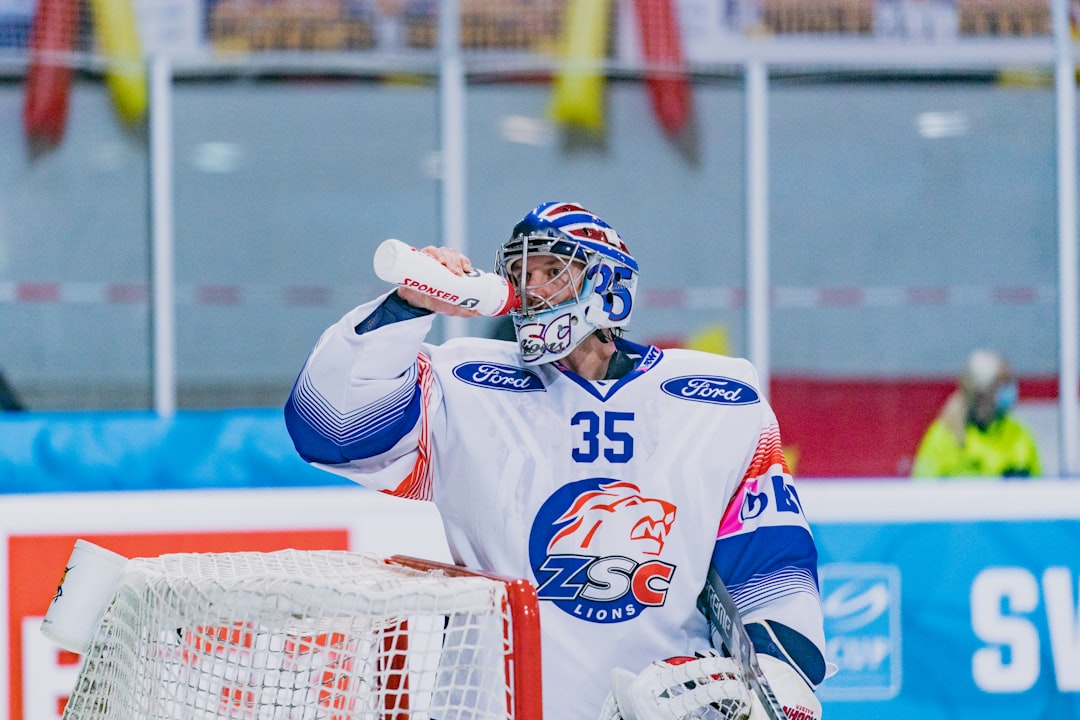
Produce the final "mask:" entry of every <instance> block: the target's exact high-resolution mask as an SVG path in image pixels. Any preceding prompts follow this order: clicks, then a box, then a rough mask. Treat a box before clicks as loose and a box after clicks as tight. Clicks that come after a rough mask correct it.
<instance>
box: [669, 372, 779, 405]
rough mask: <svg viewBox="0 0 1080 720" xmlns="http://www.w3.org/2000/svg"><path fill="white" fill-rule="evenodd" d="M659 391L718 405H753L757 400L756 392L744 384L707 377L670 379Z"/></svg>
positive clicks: (685, 376)
mask: <svg viewBox="0 0 1080 720" xmlns="http://www.w3.org/2000/svg"><path fill="white" fill-rule="evenodd" d="M660 389H661V390H663V391H664V392H666V393H667V394H668V395H670V396H672V397H677V398H682V399H683V400H697V401H698V402H707V403H716V404H718V405H753V404H754V403H756V402H757V401H758V399H759V398H758V393H757V390H755V389H754V388H752V387H750V386H749V385H747V384H746V383H744V382H739V381H738V380H732V379H731V378H726V377H717V376H709V375H684V376H683V377H677V378H671V379H670V380H667V381H665V382H664V383H663V384H662V385H661V386H660Z"/></svg>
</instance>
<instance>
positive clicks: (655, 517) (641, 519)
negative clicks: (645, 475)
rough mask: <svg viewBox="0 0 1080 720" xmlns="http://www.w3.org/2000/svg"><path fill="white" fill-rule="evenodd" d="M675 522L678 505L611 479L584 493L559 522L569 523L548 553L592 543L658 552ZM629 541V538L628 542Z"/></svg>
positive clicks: (586, 547)
mask: <svg viewBox="0 0 1080 720" xmlns="http://www.w3.org/2000/svg"><path fill="white" fill-rule="evenodd" d="M674 522H675V506H674V505H672V504H671V503H669V502H667V501H666V500H659V499H657V498H648V497H644V496H643V495H642V494H641V490H640V489H639V488H638V487H637V486H636V485H634V484H632V483H628V482H610V483H607V484H604V485H600V486H599V487H598V488H597V489H596V490H589V491H587V492H584V493H582V494H581V495H579V496H578V498H577V499H576V500H575V501H574V503H573V504H572V505H571V506H570V508H569V509H568V510H567V511H566V512H565V513H563V515H562V517H560V518H559V519H558V520H557V521H556V524H557V525H558V524H562V523H567V525H566V526H565V527H563V528H562V529H560V530H559V531H558V532H557V533H555V535H554V536H553V537H552V538H551V542H549V543H548V547H547V551H548V553H560V552H561V553H571V554H572V553H580V552H581V551H583V550H589V549H590V548H592V547H600V548H605V549H607V550H608V551H610V549H611V548H628V547H634V548H637V549H638V551H639V552H640V553H641V554H642V555H652V556H659V555H660V553H662V552H663V550H664V542H665V540H666V539H667V534H668V533H669V532H671V526H672V523H674ZM628 541H629V542H628Z"/></svg>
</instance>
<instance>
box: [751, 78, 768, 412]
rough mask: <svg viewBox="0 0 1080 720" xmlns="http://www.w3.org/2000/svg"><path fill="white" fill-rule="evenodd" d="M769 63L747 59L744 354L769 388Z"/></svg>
mask: <svg viewBox="0 0 1080 720" xmlns="http://www.w3.org/2000/svg"><path fill="white" fill-rule="evenodd" d="M768 93H769V69H768V66H767V65H766V64H765V62H764V61H762V60H751V61H749V62H748V63H747V64H746V325H747V337H748V346H749V351H748V353H747V357H748V358H749V359H750V361H751V362H753V363H754V365H755V366H756V367H757V371H758V379H759V381H760V384H761V391H762V392H763V393H764V394H765V395H766V396H767V395H768V394H769V376H770V365H769V296H770V285H769V137H768V136H769V110H768V102H769V98H768Z"/></svg>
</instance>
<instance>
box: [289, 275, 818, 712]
mask: <svg viewBox="0 0 1080 720" xmlns="http://www.w3.org/2000/svg"><path fill="white" fill-rule="evenodd" d="M384 297H385V296H384ZM383 299H384V298H383V297H381V298H378V299H376V300H375V301H373V302H371V303H367V304H365V305H362V306H360V307H358V308H356V309H355V310H353V311H352V312H350V313H348V314H347V315H346V316H345V317H344V318H342V319H341V320H340V321H339V322H338V323H337V324H335V325H333V326H331V327H330V328H329V329H328V330H327V331H326V332H325V333H324V334H323V336H322V338H321V339H320V340H319V342H318V344H317V345H316V347H315V348H314V350H313V351H312V354H311V356H310V357H309V359H308V361H307V363H306V365H305V367H304V369H303V371H302V373H301V374H300V377H299V378H298V380H297V382H296V386H295V387H294V389H293V392H292V395H291V397H290V399H289V402H288V404H287V405H286V409H285V414H286V421H287V425H288V427H289V431H290V434H291V436H292V438H293V441H294V444H295V446H296V448H297V450H298V452H299V453H300V454H301V456H302V457H304V458H305V459H306V460H307V461H308V462H311V463H313V464H315V465H317V466H319V467H322V468H325V469H326V470H329V471H331V472H334V473H338V474H340V475H343V476H344V477H347V478H349V479H351V480H354V481H356V482H358V483H362V484H364V485H366V486H369V487H372V488H375V489H378V490H382V491H384V492H389V493H391V494H393V495H398V496H403V497H409V498H415V499H417V500H430V501H432V502H434V503H435V504H436V506H437V507H438V509H439V511H440V513H441V516H442V518H443V521H444V525H445V528H446V533H447V540H448V543H449V548H450V551H451V553H452V555H453V557H454V559H455V561H457V562H458V563H461V564H464V565H466V566H468V567H473V568H479V569H482V570H487V571H491V572H496V573H499V574H502V575H509V576H514V577H526V578H529V579H530V580H532V581H534V582H535V584H536V586H537V589H538V595H539V598H540V601H541V603H540V604H541V614H540V617H541V632H542V636H543V640H542V661H543V668H544V676H543V685H544V688H545V690H544V717H546V718H550V719H551V720H592V719H593V718H595V717H596V716H597V714H598V713H599V710H600V707H601V705H602V703H603V700H604V697H605V696H606V694H607V693H608V691H609V689H610V679H609V678H610V671H611V669H612V668H613V667H616V666H620V667H624V668H626V669H628V670H631V671H633V672H639V671H641V670H642V669H643V668H644V667H645V666H647V665H648V664H649V663H650V662H651V661H653V660H656V659H660V658H666V657H672V656H676V655H687V654H692V653H693V651H694V650H696V649H703V648H707V647H709V645H710V641H709V631H708V627H707V624H706V621H705V619H704V617H703V616H702V614H701V613H700V612H699V611H698V609H697V598H698V595H699V593H700V592H701V589H702V587H703V586H704V584H705V577H706V573H707V572H708V570H709V567H710V563H713V564H715V565H716V567H717V569H718V571H719V573H720V576H721V577H722V578H723V579H724V581H725V582H726V584H727V585H728V588H729V590H730V591H731V593H732V596H733V598H734V599H735V601H736V604H737V605H738V606H739V608H740V610H741V611H742V612H743V613H744V619H745V620H747V621H750V620H754V619H769V620H775V621H778V622H780V623H783V624H784V625H786V626H787V627H789V628H792V629H794V630H795V631H797V632H798V633H799V634H801V635H802V636H804V637H805V638H808V639H809V640H808V642H807V645H808V646H811V647H816V650H817V652H822V651H823V646H824V638H823V633H822V616H821V607H820V600H819V597H818V589H817V565H816V563H817V556H816V551H815V547H814V543H813V538H812V537H811V533H810V530H809V528H808V526H807V523H806V520H805V518H804V516H803V513H802V508H801V505H800V503H799V498H798V494H797V492H796V488H795V484H794V482H793V480H792V477H791V475H790V473H789V472H788V471H787V468H786V465H785V463H784V460H783V455H782V453H781V447H780V434H779V430H778V427H777V422H776V418H775V416H774V414H773V411H772V409H771V408H770V407H769V405H768V403H767V402H766V401H765V398H764V397H763V396H762V394H761V392H760V390H759V388H758V381H757V375H756V372H755V370H754V368H753V366H752V365H751V364H750V363H749V362H747V361H745V360H739V359H733V358H729V357H724V356H721V355H714V354H710V353H703V352H697V351H691V350H681V349H672V350H663V351H661V350H659V349H657V348H655V347H648V346H638V345H634V344H632V343H628V342H626V341H622V340H618V341H617V343H618V346H619V348H620V349H622V350H624V351H626V352H629V353H631V354H633V355H638V356H640V359H639V360H638V364H637V367H636V368H635V369H634V370H633V371H631V372H630V373H629V374H628V375H626V376H625V377H623V378H621V379H618V380H610V381H597V382H590V381H587V380H584V379H582V378H581V377H579V376H577V375H576V374H574V373H573V372H571V371H569V370H568V369H566V368H564V367H562V366H560V365H559V364H558V363H550V364H547V365H541V366H539V367H530V368H525V367H522V364H521V363H520V361H519V355H518V352H517V347H516V345H515V344H514V343H513V342H505V341H498V340H489V339H481V338H461V339H455V340H451V341H448V342H446V343H444V344H442V345H432V344H428V343H425V342H424V339H425V336H426V335H427V333H428V331H429V330H430V328H431V325H432V321H433V317H434V316H432V315H427V316H422V317H418V318H414V319H407V320H402V321H399V322H394V323H391V324H388V325H383V326H381V327H377V328H375V329H373V330H370V331H368V332H364V333H362V334H361V333H358V332H357V331H356V330H355V328H356V326H357V325H358V324H359V323H360V322H361V321H363V320H364V319H365V318H367V317H368V316H369V315H370V314H371V313H372V312H373V311H374V310H375V309H376V308H377V307H378V306H379V303H380V302H381V301H382V300H383Z"/></svg>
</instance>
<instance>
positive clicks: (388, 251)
mask: <svg viewBox="0 0 1080 720" xmlns="http://www.w3.org/2000/svg"><path fill="white" fill-rule="evenodd" d="M374 265H375V274H376V275H378V276H379V278H380V279H382V280H385V281H386V282H388V283H393V284H394V285H397V286H398V287H403V288H408V289H410V290H416V291H417V292H421V293H423V294H425V295H429V296H431V297H433V298H435V299H436V300H442V301H443V302H447V303H450V304H451V305H457V306H459V307H464V308H470V309H472V310H475V311H477V312H478V313H480V314H481V315H487V316H489V317H496V316H499V315H505V314H506V313H508V312H510V311H511V310H513V309H514V307H516V305H517V295H516V294H515V293H514V289H513V288H512V287H510V283H508V282H507V281H506V280H505V279H504V278H502V277H501V276H499V275H496V274H494V273H489V272H483V271H482V270H477V269H475V268H474V269H473V270H472V272H470V273H468V274H466V275H455V274H454V273H452V272H450V270H449V269H447V268H446V266H444V265H443V264H442V263H441V262H439V261H438V260H436V259H435V258H433V257H431V256H430V255H428V254H427V253H423V252H421V251H419V250H417V249H416V248H414V247H412V246H410V245H407V244H405V243H403V242H401V241H400V240H395V239H394V238H389V239H387V240H383V241H382V243H380V244H379V247H378V249H377V250H375V261H374Z"/></svg>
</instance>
